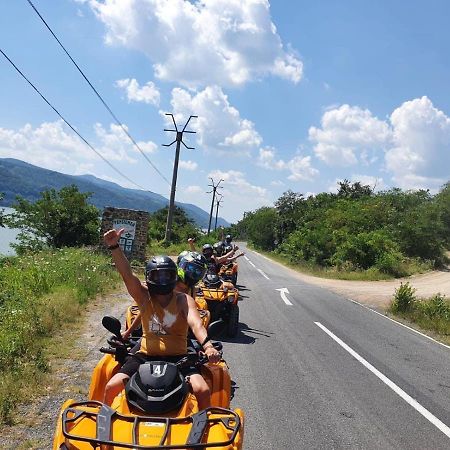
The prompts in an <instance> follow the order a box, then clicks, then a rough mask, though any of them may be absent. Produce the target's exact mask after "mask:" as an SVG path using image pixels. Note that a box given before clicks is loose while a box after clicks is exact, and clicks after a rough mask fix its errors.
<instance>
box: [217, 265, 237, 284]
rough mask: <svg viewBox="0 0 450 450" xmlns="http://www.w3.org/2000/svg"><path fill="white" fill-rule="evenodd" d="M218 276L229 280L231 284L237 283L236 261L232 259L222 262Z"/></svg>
mask: <svg viewBox="0 0 450 450" xmlns="http://www.w3.org/2000/svg"><path fill="white" fill-rule="evenodd" d="M219 277H220V278H221V279H222V280H224V281H230V282H231V283H233V286H236V284H237V277H238V263H237V262H236V261H232V262H230V263H226V264H222V266H221V267H220V269H219Z"/></svg>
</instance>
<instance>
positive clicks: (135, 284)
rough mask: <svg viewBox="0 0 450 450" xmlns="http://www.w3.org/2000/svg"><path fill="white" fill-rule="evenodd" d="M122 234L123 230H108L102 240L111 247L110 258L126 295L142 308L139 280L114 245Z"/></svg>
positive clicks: (143, 290)
mask: <svg viewBox="0 0 450 450" xmlns="http://www.w3.org/2000/svg"><path fill="white" fill-rule="evenodd" d="M122 233H123V228H122V229H121V230H119V231H117V230H109V231H107V232H106V233H105V234H104V235H103V240H104V241H105V244H106V246H107V247H113V248H112V249H110V250H111V256H112V259H113V261H114V264H115V265H116V269H117V271H118V272H119V273H120V276H121V277H122V279H123V281H124V283H125V286H126V287H127V290H128V293H129V294H130V295H131V296H132V297H133V299H134V300H135V302H136V303H137V304H138V305H139V306H143V300H142V298H143V297H144V295H145V288H144V287H143V286H142V284H141V281H140V280H139V278H138V277H137V276H136V275H135V274H134V273H133V271H132V270H131V266H130V263H129V261H128V259H127V257H126V256H125V254H124V253H123V251H122V249H121V248H120V247H119V246H117V247H116V245H117V244H118V242H119V238H120V235H121V234H122Z"/></svg>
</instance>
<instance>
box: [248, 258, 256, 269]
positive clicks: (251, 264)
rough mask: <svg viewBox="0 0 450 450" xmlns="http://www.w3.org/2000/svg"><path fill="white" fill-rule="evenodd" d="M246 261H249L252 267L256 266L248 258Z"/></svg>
mask: <svg viewBox="0 0 450 450" xmlns="http://www.w3.org/2000/svg"><path fill="white" fill-rule="evenodd" d="M248 263H249V264H250V265H251V266H253V267H255V268H256V266H255V265H254V264H253V263H252V262H251V261H250V260H248Z"/></svg>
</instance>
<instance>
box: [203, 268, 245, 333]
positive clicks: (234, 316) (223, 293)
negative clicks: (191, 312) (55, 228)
mask: <svg viewBox="0 0 450 450" xmlns="http://www.w3.org/2000/svg"><path fill="white" fill-rule="evenodd" d="M197 297H200V298H201V297H203V298H204V299H205V300H206V303H207V304H208V310H209V312H210V314H211V322H212V323H215V322H216V321H223V322H224V325H225V327H226V333H227V335H228V336H230V337H235V336H236V334H237V332H238V328H239V305H238V300H239V291H238V290H237V289H236V288H235V287H234V286H233V285H232V284H231V283H230V282H227V281H225V282H223V281H222V280H221V279H220V278H219V276H218V275H216V274H212V273H208V274H206V275H205V277H204V278H203V281H202V282H201V284H200V285H199V290H198V292H197Z"/></svg>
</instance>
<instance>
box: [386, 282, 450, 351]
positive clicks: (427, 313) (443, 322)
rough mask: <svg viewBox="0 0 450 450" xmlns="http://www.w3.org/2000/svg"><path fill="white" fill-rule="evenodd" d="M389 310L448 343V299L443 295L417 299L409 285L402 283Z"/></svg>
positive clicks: (449, 301) (449, 326)
mask: <svg viewBox="0 0 450 450" xmlns="http://www.w3.org/2000/svg"><path fill="white" fill-rule="evenodd" d="M389 310H390V312H392V313H394V314H396V315H398V316H400V317H403V318H405V319H407V320H410V321H411V322H414V323H416V324H417V325H419V326H420V327H421V328H423V329H425V330H432V331H434V332H436V333H437V334H439V335H440V336H441V337H442V338H443V340H444V341H446V342H450V299H448V298H446V297H444V296H443V295H441V294H435V295H433V296H432V297H430V298H425V299H424V298H418V297H416V295H415V289H414V288H413V287H412V286H411V285H410V284H409V283H405V284H403V283H402V284H401V285H400V287H399V288H398V289H396V291H395V293H394V298H393V299H392V302H391V305H390V308H389Z"/></svg>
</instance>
